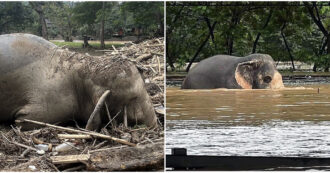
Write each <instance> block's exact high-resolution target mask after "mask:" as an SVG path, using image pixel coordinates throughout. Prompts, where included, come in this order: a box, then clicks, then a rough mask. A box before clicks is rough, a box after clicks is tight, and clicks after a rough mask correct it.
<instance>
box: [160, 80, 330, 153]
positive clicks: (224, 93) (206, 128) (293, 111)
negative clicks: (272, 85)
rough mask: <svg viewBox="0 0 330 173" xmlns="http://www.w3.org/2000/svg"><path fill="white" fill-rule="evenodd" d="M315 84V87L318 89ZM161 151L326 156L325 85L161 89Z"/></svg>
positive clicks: (329, 92)
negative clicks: (163, 133)
mask: <svg viewBox="0 0 330 173" xmlns="http://www.w3.org/2000/svg"><path fill="white" fill-rule="evenodd" d="M318 90H319V91H318ZM166 126H167V130H166V148H167V150H166V153H167V154H169V153H170V151H169V149H170V148H174V147H182V148H187V150H188V154H194V155H231V156H233V155H235V156H237V155H240V156H297V157H301V156H305V157H330V85H329V84H322V85H305V86H301V87H287V88H285V89H282V90H236V89H234V90H233V89H232V90H230V89H212V90H181V89H179V88H175V87H169V88H167V91H166Z"/></svg>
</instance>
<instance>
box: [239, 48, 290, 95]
mask: <svg viewBox="0 0 330 173" xmlns="http://www.w3.org/2000/svg"><path fill="white" fill-rule="evenodd" d="M245 59H246V61H243V62H240V63H238V64H237V67H236V70H235V79H236V82H237V83H238V85H240V86H241V87H242V88H245V89H268V88H269V89H279V88H283V87H284V85H283V81H282V75H281V74H280V73H279V72H278V71H277V70H276V67H275V62H274V60H273V59H272V58H271V57H270V56H269V55H266V54H253V55H249V56H247V57H246V58H245Z"/></svg>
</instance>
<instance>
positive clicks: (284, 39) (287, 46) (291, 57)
mask: <svg viewBox="0 0 330 173" xmlns="http://www.w3.org/2000/svg"><path fill="white" fill-rule="evenodd" d="M285 26H286V23H284V24H283V26H282V28H281V35H282V38H283V41H284V44H285V47H286V49H287V50H288V53H289V56H290V59H291V63H292V68H293V71H295V70H296V68H295V67H294V63H293V56H292V54H291V50H290V47H289V45H288V42H287V41H286V38H285V35H284V33H283V30H284V28H285Z"/></svg>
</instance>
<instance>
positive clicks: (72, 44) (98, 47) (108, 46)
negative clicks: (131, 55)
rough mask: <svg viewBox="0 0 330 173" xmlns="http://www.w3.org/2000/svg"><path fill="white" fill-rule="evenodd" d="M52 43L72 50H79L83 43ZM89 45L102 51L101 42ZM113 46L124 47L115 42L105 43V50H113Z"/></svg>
mask: <svg viewBox="0 0 330 173" xmlns="http://www.w3.org/2000/svg"><path fill="white" fill-rule="evenodd" d="M51 42H52V43H54V44H55V45H57V46H59V47H62V46H66V47H68V48H72V49H79V48H82V45H83V43H81V42H60V41H51ZM89 45H91V46H92V48H94V49H100V43H99V42H89ZM112 45H113V46H115V47H120V46H123V45H124V44H122V43H113V42H108V43H107V42H105V48H106V49H108V48H111V47H112Z"/></svg>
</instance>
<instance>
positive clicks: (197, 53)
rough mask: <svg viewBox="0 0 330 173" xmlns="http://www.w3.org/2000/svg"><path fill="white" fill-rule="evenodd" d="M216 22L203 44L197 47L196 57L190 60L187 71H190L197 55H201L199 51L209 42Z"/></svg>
mask: <svg viewBox="0 0 330 173" xmlns="http://www.w3.org/2000/svg"><path fill="white" fill-rule="evenodd" d="M216 24H217V22H214V23H213V25H212V28H211V30H209V34H208V35H207V37H206V38H205V40H204V41H203V42H202V44H201V45H200V46H199V48H198V49H197V51H196V53H195V55H194V57H193V58H192V59H191V60H190V62H189V65H188V66H187V68H186V72H188V71H189V70H190V67H191V65H192V63H193V62H194V61H195V59H196V58H197V56H198V55H199V53H200V52H201V51H202V49H203V47H204V46H205V44H206V43H207V41H208V40H209V38H210V36H211V31H212V32H213V30H214V28H215V25H216Z"/></svg>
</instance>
